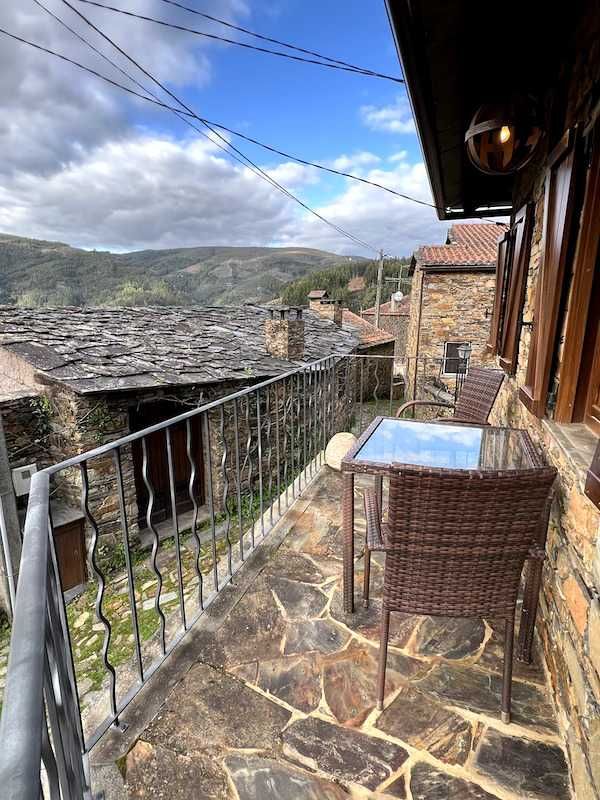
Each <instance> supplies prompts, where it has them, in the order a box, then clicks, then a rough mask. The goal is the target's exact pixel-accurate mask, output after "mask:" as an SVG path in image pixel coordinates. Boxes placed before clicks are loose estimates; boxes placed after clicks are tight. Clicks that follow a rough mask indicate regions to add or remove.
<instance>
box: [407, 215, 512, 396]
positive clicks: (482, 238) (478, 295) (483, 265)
mask: <svg viewBox="0 0 600 800" xmlns="http://www.w3.org/2000/svg"><path fill="white" fill-rule="evenodd" d="M505 231H506V226H503V225H500V224H498V225H496V224H494V223H492V224H487V223H480V224H455V225H452V227H451V228H450V230H449V231H448V236H447V238H446V243H445V244H442V245H427V246H424V247H421V248H419V250H417V251H416V252H415V254H414V255H413V257H412V259H411V263H410V273H411V274H412V276H413V281H412V291H411V295H410V312H409V320H408V330H407V334H406V352H407V354H408V355H410V356H415V357H416V358H415V359H413V360H411V361H410V362H409V364H408V369H407V396H408V397H410V398H412V399H416V398H418V397H420V396H422V395H423V393H427V390H428V389H429V388H431V389H434V388H435V387H436V385H437V388H439V386H440V385H441V384H444V385H446V386H447V387H448V388H449V389H450V390H453V389H454V385H455V381H456V376H457V374H460V373H461V372H463V371H464V363H463V362H462V361H461V360H460V358H459V357H458V348H459V347H460V345H461V344H464V343H466V344H468V345H469V347H470V348H471V363H473V364H474V365H484V364H487V363H489V362H490V361H491V357H490V354H489V351H488V349H487V342H488V335H489V327H490V317H491V315H492V308H493V305H494V291H495V285H496V279H495V274H496V258H497V250H498V239H499V237H500V236H501V235H502V234H503V233H505Z"/></svg>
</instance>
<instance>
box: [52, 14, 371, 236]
mask: <svg viewBox="0 0 600 800" xmlns="http://www.w3.org/2000/svg"><path fill="white" fill-rule="evenodd" d="M62 2H63V4H64V5H66V6H67V7H68V8H70V9H71V11H73V12H74V13H75V14H77V16H78V17H80V18H81V19H82V20H83V21H84V22H85V23H86V24H87V25H89V27H90V28H92V30H94V31H96V33H98V34H99V35H100V36H102V38H103V39H105V40H106V41H107V42H109V44H111V45H112V47H114V48H115V50H117V51H118V52H119V53H121V55H123V56H124V57H125V58H126V59H127V60H128V61H129V62H130V63H131V64H133V65H134V67H136V68H137V69H139V70H140V72H142V73H143V74H144V75H146V77H148V78H149V79H150V80H151V81H152V82H153V83H155V84H156V85H157V86H158V87H159V89H162V91H163V92H165V93H166V94H168V95H169V97H171V98H173V100H175V102H176V103H178V105H179V106H181V108H183V109H184V110H185V111H186V112H187V113H188V114H190V115H192V116H193V117H194V118H195V119H197V120H198V121H199V122H200V123H201V124H202V125H204V127H206V128H208V130H209V131H210V132H211V133H212V134H213V135H214V136H217V137H218V138H219V139H220V140H221V141H222V142H223V144H224V145H225V147H226V148H228V150H227V151H226V152H228V154H229V155H232V154H231V153H230V152H229V150H232V151H233V152H234V153H237V155H238V156H240V157H241V158H243V159H244V162H246V163H247V164H249V165H250V166H251V167H252V168H253V171H254V170H256V171H257V172H258V173H260V176H262V177H263V178H264V179H265V180H266V181H267V182H268V183H270V184H271V185H272V186H274V187H276V188H277V189H279V191H281V192H283V194H285V195H286V196H287V197H289V198H290V200H293V201H294V202H296V203H298V205H300V206H301V207H302V208H304V209H305V210H306V211H309V212H310V213H311V214H313V215H314V216H315V217H316V218H317V219H319V220H321V222H323V223H325V225H329V227H331V228H333V229H334V230H336V231H337V232H338V233H340V234H341V235H342V236H345V237H346V238H347V239H349V240H350V241H353V242H355V243H356V244H358V245H360V246H361V247H365V248H366V249H367V250H373V251H375V252H377V249H376V248H375V247H373V245H370V244H368V243H367V242H365V241H363V240H362V239H359V238H358V237H357V236H355V235H354V234H352V233H350V232H349V231H347V230H345V229H344V228H341V227H340V226H339V225H336V224H335V223H334V222H331V221H330V220H328V219H326V218H325V217H324V216H323V215H322V214H319V212H318V211H315V210H314V209H313V208H311V207H310V206H309V205H308V204H307V203H304V202H303V201H302V200H300V198H299V197H296V195H295V194H293V193H292V192H290V191H289V190H288V189H286V188H285V186H282V184H280V183H279V182H278V181H276V180H275V179H274V178H273V177H272V176H271V175H269V174H268V173H267V172H265V171H264V170H263V169H262V168H261V167H259V165H258V164H255V163H254V161H252V159H250V158H248V156H247V155H246V154H245V153H243V152H242V151H241V150H239V148H237V147H235V145H232V144H231V142H228V141H227V139H225V137H223V136H221V134H220V133H219V132H218V131H217V130H215V129H214V128H213V127H211V125H210V124H209V123H208V122H206V120H204V119H202V118H201V117H199V116H198V115H197V114H196V113H195V112H194V110H193V109H191V108H190V107H189V106H188V105H186V104H185V103H184V102H183V100H180V99H179V97H177V95H176V94H174V93H173V92H172V91H171V90H170V89H169V88H168V87H167V86H165V85H164V84H163V83H161V82H160V81H159V80H158V79H157V78H155V77H154V75H152V74H151V73H150V72H149V71H148V70H147V69H145V68H144V67H143V66H142V65H141V64H140V63H139V62H137V61H136V60H135V59H134V58H133V57H132V56H130V55H129V54H128V53H126V52H125V50H123V48H122V47H120V46H119V45H118V44H117V43H116V42H115V41H114V40H113V39H111V38H110V36H108V35H107V34H106V33H104V31H102V30H101V29H100V28H98V27H97V26H96V25H94V23H93V22H91V20H89V19H88V18H87V17H86V16H85V14H82V13H81V11H78V10H77V9H76V8H74V6H73V5H71V3H70V2H69V0H62ZM211 141H213V140H211ZM213 143H214V144H217V146H220V145H219V144H218V142H213ZM221 149H222V150H223V149H224V148H223V147H221ZM236 160H239V159H236Z"/></svg>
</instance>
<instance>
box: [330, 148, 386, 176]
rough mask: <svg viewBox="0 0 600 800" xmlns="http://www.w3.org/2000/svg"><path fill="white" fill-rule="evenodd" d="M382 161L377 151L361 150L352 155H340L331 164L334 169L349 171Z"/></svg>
mask: <svg viewBox="0 0 600 800" xmlns="http://www.w3.org/2000/svg"><path fill="white" fill-rule="evenodd" d="M380 161H381V158H380V157H379V156H376V155H375V153H369V152H368V151H367V150H362V151H361V152H359V153H353V154H352V155H350V156H348V155H341V156H338V157H337V158H335V159H334V160H333V161H332V162H331V166H332V167H333V168H334V169H339V170H342V171H344V172H348V170H350V169H358V168H360V167H368V166H372V165H373V164H378V163H379V162H380Z"/></svg>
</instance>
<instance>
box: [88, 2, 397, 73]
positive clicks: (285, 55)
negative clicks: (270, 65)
mask: <svg viewBox="0 0 600 800" xmlns="http://www.w3.org/2000/svg"><path fill="white" fill-rule="evenodd" d="M79 2H80V3H87V5H91V6H96V7H97V8H103V9H104V10H105V11H114V12H115V13H117V14H124V15H125V16H127V17H133V18H134V19H141V20H144V21H146V22H152V23H154V24H155V25H162V26H163V27H165V28H172V29H173V30H177V31H183V32H184V33H192V34H194V36H204V37H205V38H207V39H213V40H215V41H218V42H225V43H226V44H233V45H235V46H236V47H243V48H245V49H246V50H255V51H257V52H259V53H267V54H268V55H272V56H278V57H279V58H287V59H290V60H292V61H300V62H303V63H305V64H315V65H317V66H320V67H327V68H328V69H337V70H342V71H344V72H353V73H354V74H356V75H365V76H367V77H370V78H383V79H384V80H388V81H393V82H394V83H404V80H403V79H402V78H396V77H394V76H393V75H384V74H383V73H379V72H374V71H373V70H367V69H362V68H361V67H353V66H343V65H342V64H336V63H330V62H328V61H321V60H318V59H314V58H304V57H303V56H295V55H292V54H291V53H285V52H283V51H282V50H271V49H269V48H267V47H258V46H257V45H254V44H249V43H248V42H238V41H236V40H235V39H228V38H227V37H225V36H219V35H218V34H216V33H207V32H206V31H199V30H196V29H195V28H188V27H187V26H185V25H177V24H176V23H174V22H167V21H166V20H162V19H156V18H155V17H149V16H146V15H145V14H138V13H137V12H135V11H126V10H125V9H123V8H116V7H115V6H109V5H105V4H104V3H99V2H97V0H79Z"/></svg>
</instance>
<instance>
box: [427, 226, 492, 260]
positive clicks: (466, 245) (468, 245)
mask: <svg viewBox="0 0 600 800" xmlns="http://www.w3.org/2000/svg"><path fill="white" fill-rule="evenodd" d="M506 230H507V226H506V225H501V224H498V225H497V224H495V223H493V224H490V223H464V224H456V225H452V227H451V228H450V230H449V231H448V238H447V240H446V244H441V245H426V246H424V247H421V248H419V249H418V250H417V251H416V253H415V258H416V260H417V261H418V263H419V264H420V265H421V266H448V267H465V266H486V267H491V266H493V265H495V263H496V256H497V252H498V239H499V238H500V236H502V234H503V233H504V232H505V231H506Z"/></svg>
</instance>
